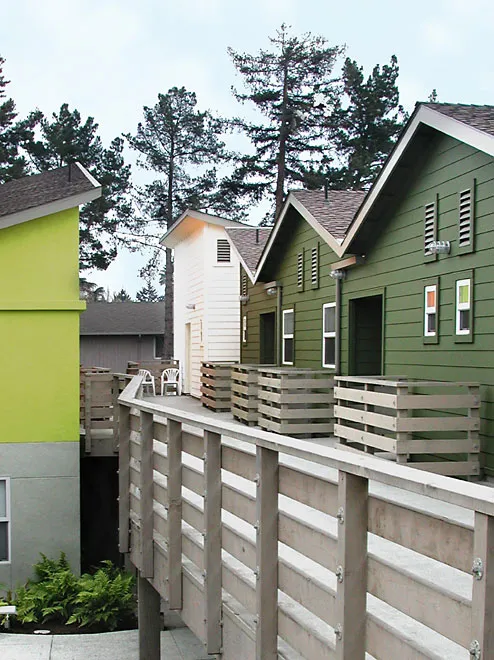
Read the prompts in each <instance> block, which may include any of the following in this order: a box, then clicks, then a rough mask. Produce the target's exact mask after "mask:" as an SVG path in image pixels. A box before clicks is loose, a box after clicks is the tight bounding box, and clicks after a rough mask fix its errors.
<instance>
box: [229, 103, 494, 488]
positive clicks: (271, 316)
mask: <svg viewBox="0 0 494 660" xmlns="http://www.w3.org/2000/svg"><path fill="white" fill-rule="evenodd" d="M493 156H494V107H490V106H465V105H452V104H419V105H417V107H416V109H415V112H414V113H413V115H412V116H411V118H410V120H409V122H408V124H407V126H406V127H405V129H404V131H403V133H402V135H401V137H400V139H399V141H398V142H397V144H396V146H395V149H394V150H393V152H392V154H391V155H390V157H389V158H388V160H387V162H386V163H385V165H384V167H383V169H382V171H381V173H380V175H379V176H378V178H377V180H376V182H375V183H374V185H373V186H372V188H371V189H370V191H369V192H368V193H367V194H366V195H364V194H363V193H353V194H352V193H344V192H343V193H339V194H340V195H341V199H342V200H343V199H345V202H344V203H343V201H342V204H341V207H342V210H340V208H341V207H340V205H336V204H334V199H335V197H334V196H335V195H337V194H338V193H336V192H334V193H332V192H329V194H328V196H327V197H328V198H327V199H326V198H325V196H324V194H323V193H317V195H318V197H317V196H316V194H315V193H310V192H308V191H298V192H294V193H291V194H290V195H289V196H288V198H287V200H286V203H285V206H284V209H283V212H282V214H281V215H280V218H279V219H278V221H277V223H276V225H275V227H274V228H273V230H272V233H271V235H270V237H269V240H268V241H267V243H266V247H265V249H264V251H263V253H262V255H261V257H260V259H259V262H258V264H257V266H256V268H255V270H254V271H253V272H252V273H251V277H250V278H249V277H247V278H246V277H245V275H244V280H246V281H247V284H246V295H247V296H248V302H246V303H245V304H244V305H243V307H242V315H243V319H244V321H243V322H244V323H245V327H246V332H245V333H244V334H243V336H242V338H241V339H242V360H243V361H245V362H254V363H255V362H266V361H268V359H272V358H273V356H274V357H275V361H276V362H277V363H278V364H286V365H291V364H293V365H294V366H301V367H314V368H320V367H321V366H322V367H327V368H329V369H330V370H333V371H334V372H335V373H337V374H338V373H339V374H342V375H360V376H372V375H382V374H386V375H395V374H396V375H400V376H404V377H407V378H420V379H424V378H426V379H427V380H437V381H448V382H479V383H481V385H482V387H481V399H482V404H481V411H480V416H481V438H482V449H483V456H484V462H485V471H486V474H488V475H494V441H493V438H494V404H493V403H492V402H493V401H494V375H493V374H494V370H493V367H494V362H493V361H494V357H492V356H493V355H494V350H493V349H494V334H493V332H492V330H493V320H492V315H491V311H492V309H494V308H493V302H492V286H493V285H492V281H493V279H494V266H493V262H494V251H493V248H494V232H493V229H492V225H493V221H494V160H493ZM336 199H337V198H336ZM332 202H333V203H332ZM339 213H341V216H340V217H338V214H339ZM337 218H338V224H337V226H335V223H336V219H337ZM329 223H332V224H329ZM321 227H322V229H321ZM246 274H247V275H248V273H246ZM269 294H273V296H270V295H269ZM245 319H246V320H245ZM273 325H274V330H273V329H272V328H273ZM271 333H272V334H271ZM273 335H274V338H273ZM273 344H274V346H275V349H274V351H273V350H271V349H270V347H271V345H273ZM266 347H268V348H266ZM270 350H271V352H269V351H270ZM268 353H269V354H268ZM491 363H492V364H491Z"/></svg>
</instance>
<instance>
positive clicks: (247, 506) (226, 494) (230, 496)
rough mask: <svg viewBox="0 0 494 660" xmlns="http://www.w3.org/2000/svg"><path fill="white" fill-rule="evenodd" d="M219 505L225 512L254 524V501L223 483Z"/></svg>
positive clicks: (252, 498)
mask: <svg viewBox="0 0 494 660" xmlns="http://www.w3.org/2000/svg"><path fill="white" fill-rule="evenodd" d="M221 505H222V507H223V509H226V511H230V513H233V515H235V516H237V517H238V518H241V519H242V520H245V521H246V522H248V523H250V524H251V525H253V524H254V523H255V522H256V500H255V497H251V496H249V495H247V494H246V493H243V492H242V491H240V490H238V489H236V488H234V487H233V486H230V485H229V484H225V483H223V484H222V486H221Z"/></svg>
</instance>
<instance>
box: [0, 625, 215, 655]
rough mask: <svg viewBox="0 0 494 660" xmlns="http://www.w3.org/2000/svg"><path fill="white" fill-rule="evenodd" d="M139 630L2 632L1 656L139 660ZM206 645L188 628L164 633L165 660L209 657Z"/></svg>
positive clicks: (163, 650)
mask: <svg viewBox="0 0 494 660" xmlns="http://www.w3.org/2000/svg"><path fill="white" fill-rule="evenodd" d="M138 657H139V642H138V633H137V630H126V631H124V632H113V633H104V634H99V635H17V634H9V633H0V658H1V660H137V659H138ZM208 657H209V656H208V655H207V653H206V651H205V650H204V646H203V645H202V644H201V642H199V640H198V639H197V638H196V637H195V635H194V634H193V633H192V632H191V631H190V630H189V629H188V628H177V629H176V630H166V631H163V632H162V633H161V658H162V660H207V658H208Z"/></svg>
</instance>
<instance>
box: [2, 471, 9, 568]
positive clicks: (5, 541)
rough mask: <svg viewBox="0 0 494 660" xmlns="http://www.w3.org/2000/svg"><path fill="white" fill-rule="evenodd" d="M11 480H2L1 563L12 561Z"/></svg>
mask: <svg viewBox="0 0 494 660" xmlns="http://www.w3.org/2000/svg"><path fill="white" fill-rule="evenodd" d="M9 485H10V484H9V480H8V479H0V562H2V561H10V511H9V509H10V501H9V498H10V493H9Z"/></svg>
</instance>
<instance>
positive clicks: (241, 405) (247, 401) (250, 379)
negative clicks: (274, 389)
mask: <svg viewBox="0 0 494 660" xmlns="http://www.w3.org/2000/svg"><path fill="white" fill-rule="evenodd" d="M259 369H260V365H256V364H235V365H234V366H233V367H232V372H231V379H232V381H231V390H232V415H233V417H234V418H235V419H237V420H238V421H239V422H242V423H243V424H247V426H257V422H258V403H259V398H258V397H259V392H258V388H259V385H258V378H259Z"/></svg>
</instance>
